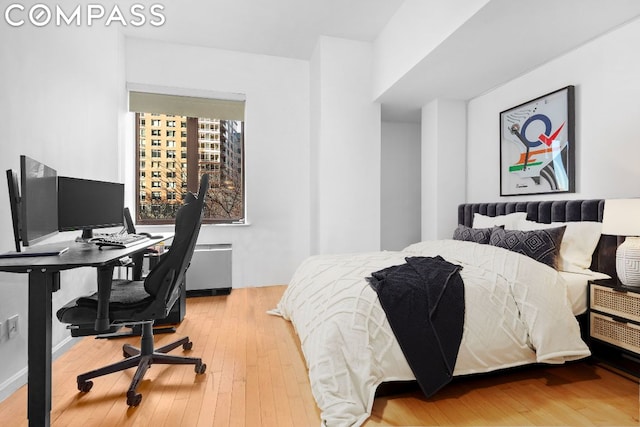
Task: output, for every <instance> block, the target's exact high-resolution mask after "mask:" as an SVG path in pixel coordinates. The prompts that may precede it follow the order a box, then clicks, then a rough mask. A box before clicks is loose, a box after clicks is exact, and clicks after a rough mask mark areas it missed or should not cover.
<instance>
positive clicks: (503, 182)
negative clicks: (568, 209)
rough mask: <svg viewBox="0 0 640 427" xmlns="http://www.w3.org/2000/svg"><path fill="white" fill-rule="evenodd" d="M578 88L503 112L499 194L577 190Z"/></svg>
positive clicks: (501, 118)
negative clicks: (576, 124)
mask: <svg viewBox="0 0 640 427" xmlns="http://www.w3.org/2000/svg"><path fill="white" fill-rule="evenodd" d="M575 145H576V142H575V87H574V86H567V87H564V88H562V89H558V90H556V91H553V92H550V93H547V94H546V95H543V96H541V97H539V98H535V99H532V100H530V101H527V102H525V103H522V104H520V105H517V106H515V107H512V108H509V109H508V110H505V111H502V112H501V113H500V195H501V196H519V195H527V194H549V193H573V192H575Z"/></svg>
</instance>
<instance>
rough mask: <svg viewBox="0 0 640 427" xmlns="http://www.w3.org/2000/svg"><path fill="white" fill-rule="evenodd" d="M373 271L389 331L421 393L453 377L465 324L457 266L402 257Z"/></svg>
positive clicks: (431, 259) (371, 279) (439, 260)
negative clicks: (391, 331)
mask: <svg viewBox="0 0 640 427" xmlns="http://www.w3.org/2000/svg"><path fill="white" fill-rule="evenodd" d="M405 260H406V264H402V265H396V266H392V267H388V268H385V269H383V270H380V271H377V272H375V273H372V274H371V275H372V277H369V278H368V280H369V284H370V285H371V287H372V288H373V289H374V290H375V291H376V292H377V294H378V299H379V300H380V303H381V305H382V308H383V309H384V311H385V313H386V315H387V319H388V320H389V324H390V325H391V329H392V330H393V333H394V334H395V336H396V339H397V340H398V343H399V344H400V348H401V349H402V352H403V353H404V355H405V357H406V359H407V362H408V363H409V366H410V367H411V370H412V371H413V373H414V375H415V376H416V380H417V381H418V384H419V385H420V388H421V389H422V391H423V392H424V394H425V396H427V397H430V396H432V395H433V394H434V393H436V392H437V391H438V390H439V389H440V388H442V387H444V386H445V385H446V384H448V383H449V382H450V381H451V379H452V378H453V369H454V368H455V365H456V359H457V357H458V350H459V348H460V342H461V340H462V329H463V326H464V283H463V282H462V278H461V277H460V273H459V272H460V270H461V269H462V267H461V266H459V265H456V264H451V263H450V262H448V261H445V260H444V259H443V258H442V257H440V256H437V257H407V258H405Z"/></svg>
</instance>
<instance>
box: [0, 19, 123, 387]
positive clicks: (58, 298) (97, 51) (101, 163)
mask: <svg viewBox="0 0 640 427" xmlns="http://www.w3.org/2000/svg"><path fill="white" fill-rule="evenodd" d="M0 40H2V43H0V69H2V78H0V94H2V95H0V117H2V118H3V135H2V139H0V152H1V153H2V155H1V156H0V169H2V170H5V169H9V168H11V169H14V170H16V171H17V170H19V156H20V155H21V154H26V155H28V156H30V157H32V158H34V159H36V160H39V161H42V162H44V163H46V164H48V165H49V166H51V167H53V168H54V169H56V170H57V172H58V174H59V175H66V176H81V177H86V178H93V179H104V180H114V181H117V180H120V175H119V168H118V162H119V158H120V155H121V153H120V151H119V147H118V138H119V129H120V128H121V127H120V119H121V118H122V114H123V111H124V105H123V104H122V103H121V101H122V93H123V88H124V69H123V58H122V55H123V53H122V52H123V49H122V45H121V43H122V38H121V37H119V35H118V34H117V32H116V31H115V30H113V29H104V28H99V27H97V26H96V27H95V28H92V29H87V28H75V27H74V28H57V27H46V28H35V27H29V26H25V27H21V28H13V27H9V26H8V25H0ZM2 181H3V182H4V178H2ZM7 200H8V196H7V186H6V184H4V183H3V184H2V185H0V252H4V251H8V250H13V249H14V248H13V244H12V243H13V232H12V229H11V219H10V218H11V217H10V211H9V205H8V203H7ZM44 214H46V213H44ZM73 237H74V234H72V233H61V234H59V235H58V236H55V237H53V238H51V239H50V241H53V240H68V239H70V238H73ZM94 289H95V272H94V271H93V269H78V270H74V271H68V272H63V273H62V289H61V290H60V291H58V292H56V293H55V294H54V298H53V312H54V320H53V322H52V323H53V335H52V344H53V347H54V350H55V349H56V348H58V347H59V346H61V345H64V343H65V342H66V341H67V340H68V337H69V332H68V330H66V329H65V325H62V324H60V323H59V322H58V320H57V319H56V318H55V312H56V310H57V309H58V308H59V307H60V306H62V305H63V304H65V303H66V302H67V301H69V300H71V299H72V298H74V297H76V296H78V295H80V294H83V293H88V292H90V291H91V290H94ZM14 314H18V315H19V316H20V320H19V334H18V336H17V337H16V338H13V339H11V340H8V341H5V340H0V360H2V363H1V364H0V399H2V398H4V397H6V396H7V395H8V394H10V393H11V392H12V391H13V389H15V387H18V386H20V385H22V384H23V383H24V382H25V380H26V366H27V278H26V275H21V274H7V273H2V274H0V322H2V323H3V327H4V330H3V332H5V333H6V318H7V317H9V316H11V315H14Z"/></svg>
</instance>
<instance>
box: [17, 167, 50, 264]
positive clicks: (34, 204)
mask: <svg viewBox="0 0 640 427" xmlns="http://www.w3.org/2000/svg"><path fill="white" fill-rule="evenodd" d="M12 176H13V179H12V180H9V187H10V189H9V197H10V199H11V202H12V203H14V206H12V215H13V214H14V212H17V215H16V216H14V232H15V231H16V229H17V230H18V236H14V237H16V240H20V241H22V244H23V245H24V246H30V245H33V244H34V243H37V242H39V241H41V240H43V239H45V238H47V237H49V236H52V235H54V234H56V233H57V232H58V193H57V173H56V171H55V169H53V168H50V167H49V166H47V165H45V164H44V163H41V162H39V161H37V160H34V159H32V158H30V157H27V156H20V187H21V190H22V194H20V192H19V190H18V187H17V185H16V182H15V174H12ZM7 178H8V179H9V171H7ZM12 181H13V182H12ZM12 188H13V191H12V190H11V189H12ZM12 193H13V194H12ZM16 217H17V218H18V221H17V224H16ZM16 251H18V252H19V245H16Z"/></svg>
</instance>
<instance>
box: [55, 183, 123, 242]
mask: <svg viewBox="0 0 640 427" xmlns="http://www.w3.org/2000/svg"><path fill="white" fill-rule="evenodd" d="M123 209H124V184H120V183H117V182H107V181H94V180H90V179H80V178H70V177H63V176H60V177H58V229H59V230H60V231H72V230H82V238H83V239H89V238H91V236H92V235H93V229H95V228H105V227H115V226H122V225H123V224H124V218H123V214H122V212H123Z"/></svg>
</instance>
